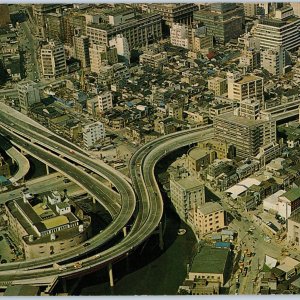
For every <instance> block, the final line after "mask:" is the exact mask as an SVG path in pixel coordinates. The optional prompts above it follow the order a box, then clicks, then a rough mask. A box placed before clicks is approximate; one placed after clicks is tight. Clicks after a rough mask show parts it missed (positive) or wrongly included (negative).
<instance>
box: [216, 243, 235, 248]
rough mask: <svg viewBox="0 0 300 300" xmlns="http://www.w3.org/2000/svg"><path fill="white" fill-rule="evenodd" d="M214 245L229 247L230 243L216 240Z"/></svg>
mask: <svg viewBox="0 0 300 300" xmlns="http://www.w3.org/2000/svg"><path fill="white" fill-rule="evenodd" d="M215 246H216V247H217V248H230V246H231V243H229V242H216V243H215Z"/></svg>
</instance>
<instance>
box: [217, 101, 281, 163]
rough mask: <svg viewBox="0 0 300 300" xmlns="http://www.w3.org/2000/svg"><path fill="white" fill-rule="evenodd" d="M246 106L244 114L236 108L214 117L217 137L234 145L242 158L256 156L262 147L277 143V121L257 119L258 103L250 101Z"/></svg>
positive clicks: (237, 153)
mask: <svg viewBox="0 0 300 300" xmlns="http://www.w3.org/2000/svg"><path fill="white" fill-rule="evenodd" d="M246 101H247V100H246ZM243 102H244V101H243ZM246 106H248V107H245V109H244V111H245V112H242V114H241V112H240V109H236V110H235V111H234V112H229V113H224V114H221V115H219V116H216V117H215V118H214V133H215V138H217V139H220V140H224V141H226V142H227V143H229V144H232V145H234V146H235V148H236V156H237V157H241V158H249V157H255V156H257V155H258V154H259V151H260V147H263V146H265V145H267V144H270V143H272V142H274V143H276V123H275V121H267V120H261V119H255V115H256V114H257V110H259V106H258V104H257V103H251V102H250V103H248V104H247V105H246ZM251 115H252V117H250V116H251ZM256 117H257V116H256Z"/></svg>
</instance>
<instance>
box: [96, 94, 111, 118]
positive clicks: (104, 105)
mask: <svg viewBox="0 0 300 300" xmlns="http://www.w3.org/2000/svg"><path fill="white" fill-rule="evenodd" d="M112 99H113V98H112V93H111V92H102V93H100V94H99V95H98V108H99V113H105V112H107V111H108V110H110V109H111V108H112V107H113V102H112Z"/></svg>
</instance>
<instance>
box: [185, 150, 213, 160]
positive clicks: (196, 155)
mask: <svg viewBox="0 0 300 300" xmlns="http://www.w3.org/2000/svg"><path fill="white" fill-rule="evenodd" d="M209 152H210V151H209V150H207V149H203V148H200V147H195V148H192V149H191V150H190V151H189V153H188V154H189V156H190V157H191V158H192V159H195V160H196V159H199V158H202V157H203V156H206V155H207V154H209Z"/></svg>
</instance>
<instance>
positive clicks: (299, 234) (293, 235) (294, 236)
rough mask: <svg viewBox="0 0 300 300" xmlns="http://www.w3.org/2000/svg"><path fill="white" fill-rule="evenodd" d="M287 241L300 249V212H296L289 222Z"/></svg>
mask: <svg viewBox="0 0 300 300" xmlns="http://www.w3.org/2000/svg"><path fill="white" fill-rule="evenodd" d="M287 240H288V241H289V242H290V243H294V244H295V245H296V246H297V247H298V249H299V248H300V211H299V210H298V211H295V212H294V213H293V214H292V215H291V216H290V217H289V218H288V220H287Z"/></svg>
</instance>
